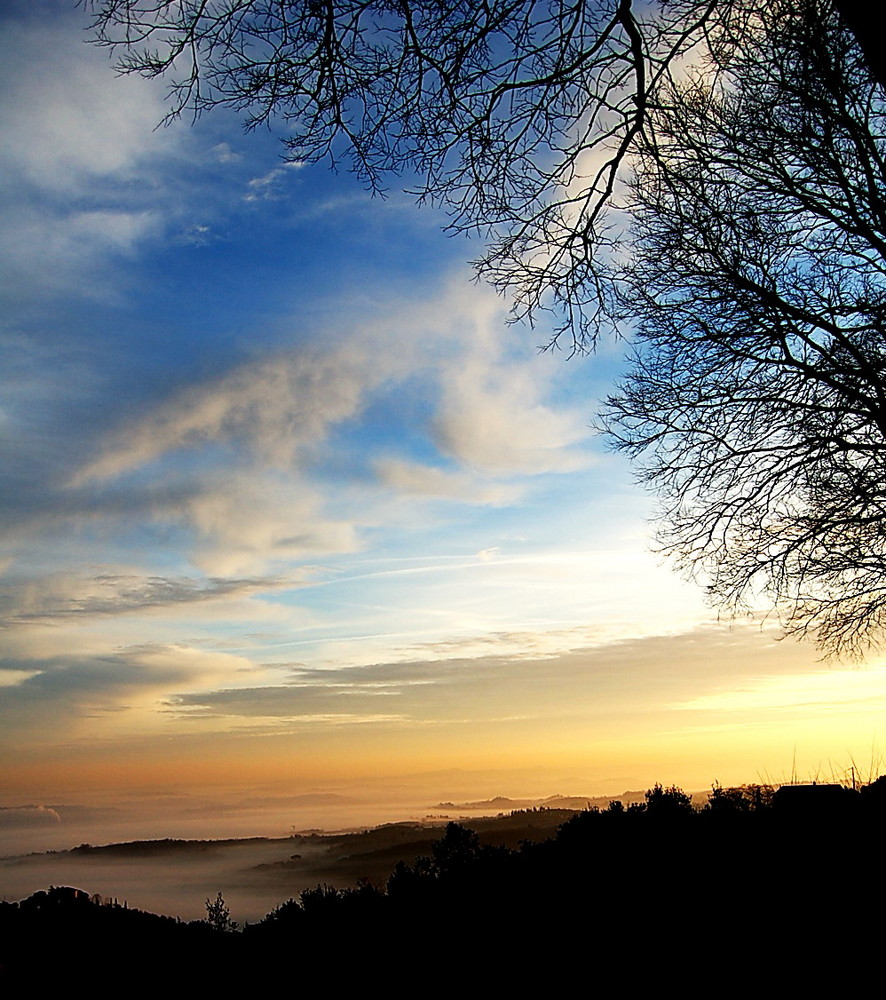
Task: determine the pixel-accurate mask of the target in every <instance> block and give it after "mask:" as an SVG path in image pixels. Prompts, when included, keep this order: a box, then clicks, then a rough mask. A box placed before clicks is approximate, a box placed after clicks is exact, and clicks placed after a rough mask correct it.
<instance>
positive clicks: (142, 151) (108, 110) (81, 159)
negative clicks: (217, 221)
mask: <svg viewBox="0 0 886 1000" xmlns="http://www.w3.org/2000/svg"><path fill="white" fill-rule="evenodd" d="M82 28H83V19H82V16H80V15H76V14H73V13H67V12H63V11H61V10H58V11H57V12H55V13H54V14H53V22H52V25H51V26H47V22H46V20H45V19H43V20H42V21H39V22H38V21H35V22H30V21H28V20H21V21H16V20H15V19H13V18H9V19H7V20H5V22H4V25H3V33H2V36H0V118H2V120H3V124H4V142H3V144H2V146H0V176H2V177H3V182H2V194H3V198H4V202H5V203H6V212H5V216H4V227H3V232H2V234H0V253H2V254H3V256H4V258H5V259H6V261H7V264H6V267H5V268H4V272H5V274H4V281H3V285H4V287H5V288H6V289H7V290H8V291H11V292H14V293H18V294H26V293H27V292H28V291H30V292H32V293H34V292H36V293H37V294H41V295H42V294H45V293H46V292H47V291H50V292H55V291H58V290H60V289H63V288H64V289H78V290H79V291H81V292H85V293H86V294H93V295H94V294H99V293H101V294H106V287H105V286H106V285H107V281H106V280H105V281H102V280H101V276H100V275H98V274H96V273H95V272H96V267H97V266H98V265H103V264H106V263H107V262H108V260H109V259H112V258H113V256H114V255H115V254H117V253H119V252H120V251H121V250H122V251H124V252H126V251H129V250H130V249H131V248H132V247H133V246H134V245H135V244H136V243H137V242H138V241H140V240H143V239H144V238H145V237H146V236H149V235H152V234H153V233H154V232H155V231H156V228H157V224H158V219H159V215H160V214H161V211H160V208H159V206H161V205H162V202H163V198H162V197H161V196H160V193H159V177H158V170H159V165H160V164H161V163H163V162H164V161H165V160H168V158H169V157H170V155H172V154H174V153H175V152H176V151H177V150H180V148H181V146H182V143H183V142H185V141H187V140H186V139H185V136H186V135H187V133H186V132H185V131H184V130H167V129H160V130H156V129H155V126H156V124H157V122H158V121H160V119H161V118H162V117H163V113H164V111H163V105H162V100H163V95H162V92H161V90H160V89H159V88H156V87H153V86H151V85H150V84H149V83H148V82H147V81H144V80H141V79H139V78H135V77H129V78H125V79H119V78H117V77H116V76H115V74H114V73H113V72H112V70H111V68H110V66H109V64H108V56H107V53H106V52H104V51H102V50H99V49H97V48H96V47H94V46H87V45H86V44H84V40H83V39H84V36H83V33H82Z"/></svg>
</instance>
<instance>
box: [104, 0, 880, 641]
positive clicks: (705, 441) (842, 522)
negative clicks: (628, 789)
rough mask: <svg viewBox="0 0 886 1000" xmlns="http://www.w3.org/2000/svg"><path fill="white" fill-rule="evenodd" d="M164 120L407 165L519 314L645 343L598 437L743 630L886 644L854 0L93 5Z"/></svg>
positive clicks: (865, 120) (873, 171)
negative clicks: (547, 315)
mask: <svg viewBox="0 0 886 1000" xmlns="http://www.w3.org/2000/svg"><path fill="white" fill-rule="evenodd" d="M84 2H85V4H86V6H87V7H89V8H90V9H91V11H92V13H93V26H94V32H95V39H96V40H97V41H98V43H99V44H102V45H106V46H110V47H112V48H114V49H116V50H117V52H118V54H119V68H120V69H121V70H122V71H123V72H132V73H140V74H143V75H146V76H149V77H156V76H161V75H164V74H167V75H168V76H169V77H170V79H171V81H172V90H171V93H172V105H171V111H170V116H171V117H176V116H177V115H180V114H182V113H183V112H186V111H187V112H191V113H193V114H202V113H203V112H205V111H208V110H210V109H212V108H215V107H218V106H227V107H231V108H234V109H235V110H236V111H238V112H239V113H241V114H242V115H243V116H244V117H245V120H246V123H247V125H248V126H250V127H255V126H257V125H259V124H262V123H265V122H269V121H271V120H274V121H275V122H277V123H280V124H282V125H283V126H284V127H285V128H286V129H287V130H288V132H289V138H288V139H287V146H288V150H289V155H290V156H291V157H292V158H293V159H295V160H298V161H302V162H317V161H321V160H327V161H329V162H330V163H332V164H333V165H334V164H336V163H339V162H342V161H345V162H348V163H349V164H350V166H351V168H352V169H353V170H354V171H355V172H356V173H357V175H358V176H359V177H360V178H362V180H363V181H364V182H365V183H366V184H367V185H368V186H369V187H370V188H371V189H373V190H376V191H378V190H381V189H382V188H383V186H384V183H385V179H386V177H387V176H388V175H391V174H397V173H400V172H404V171H405V172H409V173H410V174H411V175H412V176H413V177H414V178H415V181H414V192H415V193H416V195H417V196H418V198H419V200H424V201H429V202H433V203H435V204H438V205H442V206H443V207H444V208H445V209H446V210H447V211H448V213H449V219H450V222H449V229H450V231H451V232H455V233H473V234H477V235H480V236H482V237H483V239H484V240H486V241H487V248H486V252H485V253H484V254H483V255H482V257H481V258H480V259H479V260H478V261H477V262H476V264H477V267H478V269H479V272H480V274H482V275H483V276H485V277H486V278H487V279H489V280H490V281H491V282H492V283H493V284H494V285H495V286H496V287H498V288H499V289H502V290H507V291H509V292H510V293H511V294H512V296H513V302H514V314H515V317H517V318H527V319H529V320H532V318H533V317H535V316H537V315H538V312H539V310H544V309H551V310H553V311H554V312H555V314H556V315H557V317H558V318H559V319H558V321H559V326H558V327H557V330H558V332H557V333H556V334H555V339H556V338H557V337H559V336H560V335H561V334H564V333H565V334H566V336H567V337H568V338H571V340H572V345H573V348H574V349H585V348H588V347H591V346H593V344H594V343H595V341H596V338H597V337H598V336H599V335H600V334H601V332H604V331H607V330H613V329H615V330H617V331H621V332H624V331H626V330H631V329H635V330H636V331H637V334H638V337H639V346H638V353H637V355H636V357H635V358H634V362H633V367H632V369H631V370H630V372H629V374H628V377H627V378H626V380H625V382H624V384H623V386H622V389H621V391H620V393H618V394H617V395H616V396H614V398H613V399H612V401H611V403H610V408H609V411H608V417H607V419H606V426H607V427H608V428H609V429H610V431H612V432H613V433H614V434H615V436H616V440H617V441H618V442H619V443H620V445H621V446H622V447H623V448H625V449H626V450H627V451H628V452H629V453H631V454H632V455H634V456H636V457H639V458H640V459H641V461H642V463H643V464H642V465H641V470H642V471H641V474H642V476H643V478H644V480H645V482H646V483H647V485H648V486H649V487H650V488H652V489H653V490H654V491H656V492H657V493H658V494H659V495H660V496H661V497H662V499H663V530H662V536H661V541H662V545H663V548H664V551H666V552H667V553H669V554H671V555H672V556H674V557H675V558H676V560H677V563H678V565H679V566H681V567H682V568H683V569H684V570H686V571H687V572H689V573H692V574H696V575H698V576H700V577H701V578H702V579H703V581H704V582H705V584H706V585H707V586H708V588H709V593H710V595H711V598H712V600H713V601H714V602H715V603H716V604H717V605H718V606H721V607H724V608H726V609H728V610H729V611H736V610H744V609H745V608H746V607H747V606H748V605H751V606H753V605H754V602H755V601H756V600H757V598H758V594H759V592H760V591H761V590H762V591H765V592H766V593H767V596H768V599H769V601H770V602H771V603H772V604H774V606H775V607H776V608H777V609H778V610H779V613H780V614H781V615H782V617H783V620H784V621H785V622H786V624H787V627H788V629H789V630H791V631H793V632H795V633H797V634H799V635H801V636H803V635H806V634H808V633H811V634H814V635H815V636H816V637H817V639H818V640H819V641H820V643H821V644H822V646H823V648H824V649H825V651H827V652H831V653H836V654H841V653H850V654H852V653H859V652H861V651H863V650H864V648H865V647H866V646H867V645H868V644H869V643H871V642H874V641H876V638H877V636H878V635H879V634H880V633H881V632H882V630H883V628H884V627H886V610H884V609H886V603H884V596H883V590H882V584H881V581H882V580H883V579H886V574H884V572H883V570H884V567H886V549H884V541H883V539H884V537H886V533H884V532H882V530H881V526H882V524H883V500H884V489H886V469H884V464H883V456H884V440H886V389H884V381H883V366H884V362H883V353H882V350H881V344H882V342H883V332H884V331H883V322H884V315H886V314H884V298H883V285H882V280H883V271H882V269H883V262H884V248H886V234H884V226H883V222H884V205H886V192H884V150H883V140H882V137H883V101H882V87H883V86H884V80H886V70H884V60H883V57H882V54H881V52H880V48H879V47H878V46H877V45H876V44H872V42H871V40H870V38H869V35H870V32H869V30H868V26H867V24H866V22H865V20H864V16H865V12H864V10H863V9H862V7H861V5H860V4H859V3H858V2H857V0H839V2H836V3H835V2H832V0H725V2H712V0H658V2H651V3H648V4H644V5H642V6H641V5H638V6H637V7H636V8H635V7H634V6H632V2H631V0H602V2H601V0H574V2H568V3H567V2H565V0H549V2H546V3H541V4H539V3H534V2H532V3H530V2H520V0H490V2H487V3H483V4H476V3H468V2H462V0H438V2H430V3H418V2H415V0H400V2H397V3H376V2H372V0H328V2H324V3H319V2H316V0H285V2H280V0H238V2H236V3H232V2H230V0H175V2H172V0H84Z"/></svg>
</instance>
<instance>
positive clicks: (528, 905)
mask: <svg viewBox="0 0 886 1000" xmlns="http://www.w3.org/2000/svg"><path fill="white" fill-rule="evenodd" d="M878 784H879V783H878ZM882 798H883V797H882V795H881V794H880V790H879V789H876V788H872V789H869V790H867V791H866V793H865V794H858V793H853V792H849V791H845V790H834V791H833V792H830V793H824V792H823V791H820V792H819V793H812V794H810V795H807V796H806V797H805V798H804V797H803V796H802V795H800V796H795V797H794V799H792V800H791V799H790V797H789V796H787V797H785V796H782V799H781V800H780V801H778V800H777V801H776V802H775V803H774V804H773V803H772V802H771V801H770V800H769V797H768V796H765V795H763V794H762V792H761V791H760V790H756V791H754V790H751V791H747V790H745V791H738V792H734V793H730V792H725V793H724V792H718V793H716V794H715V795H714V796H713V797H712V800H711V803H710V804H709V806H708V807H707V808H706V809H705V810H702V811H697V810H694V809H693V808H692V807H691V804H690V803H689V801H688V798H687V797H686V796H684V795H683V794H682V793H681V792H680V791H679V790H678V789H662V788H660V787H656V788H655V789H653V790H651V791H650V792H649V793H647V800H646V802H645V803H644V804H643V805H642V806H639V807H632V808H628V809H624V808H623V807H621V806H620V804H616V805H614V806H613V807H611V808H610V809H607V810H602V811H596V810H594V811H588V812H584V813H581V814H578V815H576V816H575V817H574V818H573V819H571V820H569V821H567V822H566V823H564V824H563V825H562V826H561V827H560V829H559V831H558V833H557V835H556V836H555V837H553V838H551V839H549V840H547V841H545V842H543V843H533V844H530V843H525V844H523V845H521V846H518V847H515V848H510V847H505V846H498V847H493V846H488V845H486V846H484V845H482V844H481V843H480V841H479V839H478V837H477V836H476V835H475V834H474V833H473V832H472V831H470V830H466V829H465V828H464V827H461V826H458V825H457V824H450V825H449V826H448V827H447V828H446V831H445V834H444V836H443V837H442V838H441V839H440V840H438V841H437V842H436V843H435V844H433V846H432V848H431V851H430V854H429V855H428V856H427V857H425V858H421V859H419V860H417V861H416V862H414V863H413V864H404V863H400V864H398V865H397V867H396V868H395V869H394V871H393V873H392V874H391V875H390V877H389V878H388V880H387V882H386V883H385V884H384V885H382V886H379V885H375V884H372V883H369V882H367V883H365V884H363V885H362V886H359V887H357V888H356V889H350V890H337V889H332V888H324V887H318V888H316V889H314V890H309V891H308V892H305V893H302V895H301V897H300V899H299V900H297V901H296V900H290V901H289V902H287V903H284V904H282V905H281V906H280V907H278V908H277V909H276V910H274V911H273V912H272V913H270V914H268V916H267V917H265V918H264V919H263V920H262V921H260V922H259V923H256V924H253V925H249V926H247V927H245V928H243V929H242V930H238V931H231V930H224V929H218V928H213V927H211V926H210V925H209V924H207V923H205V922H197V923H191V924H184V923H181V922H177V921H174V920H170V919H169V918H162V917H156V916H153V915H151V914H144V913H139V912H138V911H132V910H125V909H122V908H120V907H114V906H106V905H99V904H98V903H95V902H91V901H90V900H89V898H88V897H87V896H85V894H77V893H76V892H74V891H72V890H64V891H58V890H57V891H56V892H55V893H52V892H50V893H49V894H46V895H45V896H43V897H41V898H37V899H34V898H33V897H32V899H31V900H29V901H26V902H25V903H22V904H17V905H16V904H4V905H2V906H0V920H2V924H0V958H2V962H3V964H4V968H5V972H4V976H5V978H6V979H7V980H11V981H17V982H19V983H26V982H29V981H30V982H33V981H34V980H35V979H43V980H44V981H46V979H47V977H48V978H49V979H50V980H51V979H53V978H55V979H56V980H57V981H58V982H59V983H61V982H63V981H66V982H70V981H71V978H70V977H74V980H76V979H78V978H80V977H87V978H91V977H95V976H100V977H102V978H104V977H105V976H107V977H111V978H110V979H109V980H107V981H111V982H115V983H117V984H119V985H120V986H121V987H123V988H125V984H126V983H128V982H138V983H140V984H142V985H150V986H151V987H152V988H153V989H156V988H158V987H161V986H162V987H164V988H166V989H169V988H171V987H172V985H174V992H175V995H178V994H179V993H180V992H182V991H185V990H190V989H192V988H199V989H205V988H207V987H208V986H212V987H214V988H226V989H233V988H250V989H254V988H261V989H266V988H272V989H281V990H285V991H286V992H287V993H288V992H293V991H303V990H304V989H306V988H309V989H312V990H314V989H328V990H333V991H335V992H337V991H338V990H340V989H342V988H346V989H361V990H362V989H364V988H366V987H367V986H369V985H370V984H374V985H375V987H376V989H377V988H381V989H384V990H389V989H394V990H396V992H398V993H399V992H400V991H401V990H405V989H410V990H413V989H414V990H420V991H427V990H431V991H432V992H436V991H438V990H442V989H443V988H444V987H445V988H447V989H466V990H467V991H468V992H469V993H473V992H475V991H476V989H478V988H484V989H501V988H503V987H508V988H518V989H519V988H521V987H523V988H525V987H528V986H530V985H532V986H540V985H542V984H545V985H546V988H547V989H552V988H558V989H559V988H560V987H562V988H570V987H574V986H578V985H580V986H581V987H582V989H583V990H585V989H587V990H588V991H590V992H594V990H595V989H596V988H603V987H615V986H623V985H627V984H630V983H632V982H633V983H634V984H635V985H636V986H641V985H642V986H643V990H644V991H645V990H646V989H647V988H648V989H653V988H655V989H658V988H663V987H664V986H665V984H668V983H669V984H670V987H669V988H668V989H666V990H664V992H666V993H669V992H673V991H674V989H676V991H677V992H682V991H684V990H687V989H691V991H692V992H695V993H699V994H705V995H715V994H716V995H720V994H725V995H727V996H731V995H736V996H737V995H747V993H750V992H760V991H762V992H763V993H764V994H765V995H772V994H773V993H774V992H781V991H782V990H788V991H794V990H795V989H796V988H798V987H800V986H803V987H804V988H807V987H814V988H815V990H816V992H818V991H819V990H820V989H824V988H825V987H828V988H830V987H839V988H840V989H841V991H845V990H846V989H847V988H850V987H853V986H854V985H858V980H859V979H860V978H865V977H867V975H868V974H869V972H870V970H871V969H872V968H873V967H874V965H875V960H876V957H877V956H878V955H879V953H880V947H881V944H880V938H881V931H880V921H879V917H878V914H879V910H880V902H881V901H882V899H883V890H884V888H886V884H884V883H886V878H884V864H883V860H882V858H881V857H880V855H879V845H880V843H881V842H882V833H883V828H884V810H883V807H882ZM221 916H222V918H223V914H222V915H221ZM217 923H218V924H219V926H220V927H223V926H224V923H225V922H224V920H223V919H219V920H217ZM374 991H375V990H374ZM521 992H523V990H522V989H521Z"/></svg>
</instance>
